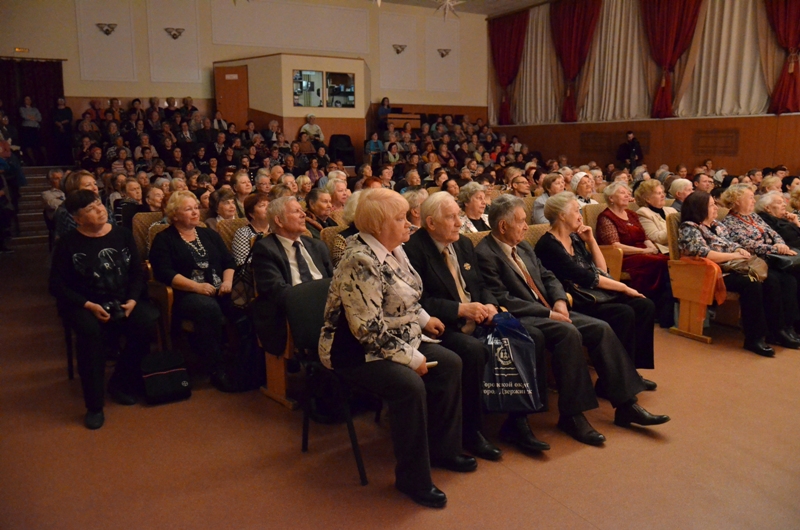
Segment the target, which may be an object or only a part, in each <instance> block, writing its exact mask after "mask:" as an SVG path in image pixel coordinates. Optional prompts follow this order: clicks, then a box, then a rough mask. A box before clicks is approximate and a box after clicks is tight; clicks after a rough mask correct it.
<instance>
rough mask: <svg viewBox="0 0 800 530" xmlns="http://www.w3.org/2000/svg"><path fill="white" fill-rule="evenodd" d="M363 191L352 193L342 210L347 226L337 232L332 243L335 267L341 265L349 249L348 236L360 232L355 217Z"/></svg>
mask: <svg viewBox="0 0 800 530" xmlns="http://www.w3.org/2000/svg"><path fill="white" fill-rule="evenodd" d="M362 192H363V190H359V191H357V192H355V193H354V194H353V195H351V196H350V199H349V200H348V201H347V204H345V206H344V212H342V223H344V225H345V226H346V227H347V228H345V229H344V230H342V231H341V232H339V233H338V234H336V236H334V238H333V242H332V244H331V263H332V264H333V268H336V266H337V265H339V261H340V260H341V259H342V256H343V255H344V251H345V250H346V249H347V238H349V237H350V236H352V235H355V234H357V233H358V228H356V224H355V221H354V219H355V217H356V208H357V207H358V200H359V198H360V197H361V195H362Z"/></svg>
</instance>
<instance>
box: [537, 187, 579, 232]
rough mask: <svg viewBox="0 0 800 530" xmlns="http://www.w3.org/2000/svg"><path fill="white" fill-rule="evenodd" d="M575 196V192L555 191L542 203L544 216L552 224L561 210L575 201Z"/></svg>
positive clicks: (564, 210)
mask: <svg viewBox="0 0 800 530" xmlns="http://www.w3.org/2000/svg"><path fill="white" fill-rule="evenodd" d="M577 200H578V199H577V198H576V197H575V194H574V193H572V192H571V191H562V192H561V193H556V194H555V195H553V196H552V197H550V198H549V199H547V202H546V203H544V216H545V218H546V219H547V220H548V221H549V222H550V224H553V223H554V222H556V220H558V216H559V215H561V214H562V213H563V212H566V211H567V208H568V207H569V205H571V204H572V203H573V202H576V203H577Z"/></svg>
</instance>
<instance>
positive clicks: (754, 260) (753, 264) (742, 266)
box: [720, 256, 769, 282]
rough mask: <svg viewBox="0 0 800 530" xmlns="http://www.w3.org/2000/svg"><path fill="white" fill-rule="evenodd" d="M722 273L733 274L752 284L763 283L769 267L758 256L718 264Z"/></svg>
mask: <svg viewBox="0 0 800 530" xmlns="http://www.w3.org/2000/svg"><path fill="white" fill-rule="evenodd" d="M720 268H721V269H722V272H723V273H725V272H733V273H736V274H741V275H743V276H747V277H749V278H750V281H753V282H763V281H764V280H766V279H767V274H768V273H769V267H768V266H767V262H766V261H764V260H763V259H761V258H759V257H758V256H750V257H749V258H741V259H732V260H728V261H726V262H725V263H721V264H720Z"/></svg>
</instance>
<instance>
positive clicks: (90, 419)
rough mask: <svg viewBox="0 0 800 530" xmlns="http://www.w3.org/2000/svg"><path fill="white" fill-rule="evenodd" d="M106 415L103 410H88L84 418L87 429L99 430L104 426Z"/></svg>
mask: <svg viewBox="0 0 800 530" xmlns="http://www.w3.org/2000/svg"><path fill="white" fill-rule="evenodd" d="M105 421H106V417H105V415H104V414H103V411H102V410H99V411H97V412H92V411H91V410H89V411H87V412H86V416H85V417H84V418H83V423H84V425H86V428H87V429H91V430H93V431H94V430H97V429H99V428H100V427H102V426H103V423H105Z"/></svg>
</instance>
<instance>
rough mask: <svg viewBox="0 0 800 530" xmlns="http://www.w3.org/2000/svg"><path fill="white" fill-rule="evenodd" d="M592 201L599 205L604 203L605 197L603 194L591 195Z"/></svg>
mask: <svg viewBox="0 0 800 530" xmlns="http://www.w3.org/2000/svg"><path fill="white" fill-rule="evenodd" d="M592 199H594V200H596V201H597V202H599V203H600V204H605V203H606V196H605V194H604V193H592Z"/></svg>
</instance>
